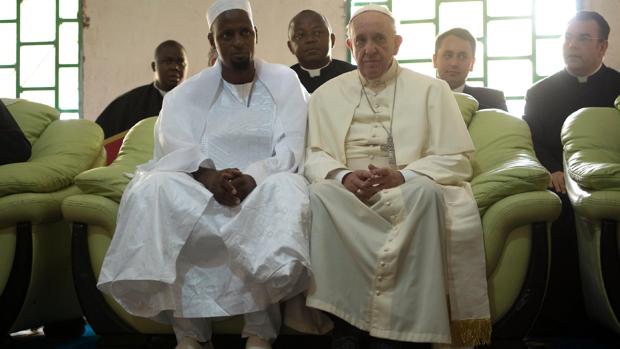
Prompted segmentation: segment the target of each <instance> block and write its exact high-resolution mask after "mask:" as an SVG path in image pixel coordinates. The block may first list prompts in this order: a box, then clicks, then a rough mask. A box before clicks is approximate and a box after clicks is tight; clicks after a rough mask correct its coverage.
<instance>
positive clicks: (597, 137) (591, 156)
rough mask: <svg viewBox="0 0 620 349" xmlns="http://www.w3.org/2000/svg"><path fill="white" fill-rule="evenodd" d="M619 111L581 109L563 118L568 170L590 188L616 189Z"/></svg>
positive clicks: (619, 162) (619, 181)
mask: <svg viewBox="0 0 620 349" xmlns="http://www.w3.org/2000/svg"><path fill="white" fill-rule="evenodd" d="M618 130H620V112H618V110H616V109H613V108H584V109H581V110H578V111H576V112H575V113H573V114H572V115H571V116H570V117H569V118H567V119H566V121H565V123H564V127H563V128H562V140H563V142H564V143H563V145H564V151H565V154H566V165H567V166H568V171H567V172H568V173H569V175H570V176H571V178H572V179H573V180H574V181H575V182H577V184H578V185H579V186H581V187H583V188H587V189H593V190H612V191H620V137H618Z"/></svg>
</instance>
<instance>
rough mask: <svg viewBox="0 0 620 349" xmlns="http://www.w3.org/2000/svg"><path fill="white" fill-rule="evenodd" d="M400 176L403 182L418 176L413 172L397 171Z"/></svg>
mask: <svg viewBox="0 0 620 349" xmlns="http://www.w3.org/2000/svg"><path fill="white" fill-rule="evenodd" d="M399 171H400V174H402V175H403V178H404V179H405V182H408V181H410V180H412V179H413V178H415V177H417V176H419V174H417V173H416V172H415V171H414V170H399Z"/></svg>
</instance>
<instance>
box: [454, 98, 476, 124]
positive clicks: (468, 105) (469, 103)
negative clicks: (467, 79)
mask: <svg viewBox="0 0 620 349" xmlns="http://www.w3.org/2000/svg"><path fill="white" fill-rule="evenodd" d="M454 98H456V103H457V104H458V105H459V109H460V110H461V115H462V116H463V120H464V121H465V125H467V126H469V124H470V123H471V119H472V118H473V117H474V114H475V113H476V110H478V101H477V100H476V99H475V98H474V97H472V96H470V95H468V94H466V93H458V92H454Z"/></svg>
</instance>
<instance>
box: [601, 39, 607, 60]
mask: <svg viewBox="0 0 620 349" xmlns="http://www.w3.org/2000/svg"><path fill="white" fill-rule="evenodd" d="M608 47H609V40H603V42H601V57H605V53H606V52H607V48H608Z"/></svg>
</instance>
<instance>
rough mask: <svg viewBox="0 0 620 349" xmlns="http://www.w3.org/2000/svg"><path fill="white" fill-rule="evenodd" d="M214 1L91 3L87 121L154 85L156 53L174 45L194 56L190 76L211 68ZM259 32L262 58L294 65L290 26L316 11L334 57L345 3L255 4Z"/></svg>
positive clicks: (295, 0) (270, 0)
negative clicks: (329, 32) (324, 21)
mask: <svg viewBox="0 0 620 349" xmlns="http://www.w3.org/2000/svg"><path fill="white" fill-rule="evenodd" d="M212 3H213V0H206V1H205V0H182V1H180V0H176V1H171V0H85V4H84V6H85V14H86V16H87V17H88V18H89V20H90V21H89V23H90V24H89V26H88V27H87V28H84V39H83V45H84V117H85V118H87V119H91V120H94V119H95V118H96V117H97V116H98V115H99V113H101V111H102V110H103V108H105V106H106V105H107V104H108V103H109V102H110V101H112V100H113V99H114V98H115V97H117V96H118V95H120V94H121V93H123V92H125V91H127V90H129V89H131V88H133V87H137V86H140V85H143V84H145V83H147V82H149V81H152V79H153V75H152V72H151V68H150V63H151V61H152V60H153V50H154V49H155V47H156V46H157V45H158V44H159V43H160V42H162V41H164V40H167V39H174V40H177V41H179V42H180V43H182V44H183V45H184V46H185V48H186V49H187V52H188V56H189V57H188V58H189V70H190V72H189V73H190V75H193V74H195V73H196V72H198V71H200V70H202V69H203V68H205V67H206V61H207V58H206V57H207V53H208V48H209V43H208V40H207V33H208V28H207V23H206V19H205V13H206V10H207V8H208V7H209V6H210V5H211V4H212ZM252 5H253V11H254V22H255V24H256V27H257V28H258V45H257V47H256V56H257V57H260V58H263V59H265V60H267V61H269V62H275V63H283V64H286V65H292V64H294V63H296V60H295V57H294V56H293V55H292V54H291V53H290V52H289V51H288V48H287V47H286V41H287V39H288V34H287V28H288V22H289V20H290V19H291V18H292V17H293V16H294V15H295V14H297V13H298V12H299V11H301V10H303V9H306V8H311V9H313V10H316V11H318V12H320V13H323V14H324V15H325V16H326V17H327V18H328V20H329V21H330V23H331V25H332V27H333V29H334V32H335V34H336V47H335V50H334V57H336V58H339V59H344V58H345V57H346V49H345V46H344V38H345V31H344V25H345V23H344V22H345V16H346V11H345V9H344V6H345V2H344V0H340V1H339V0H312V1H303V0H253V1H252Z"/></svg>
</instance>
